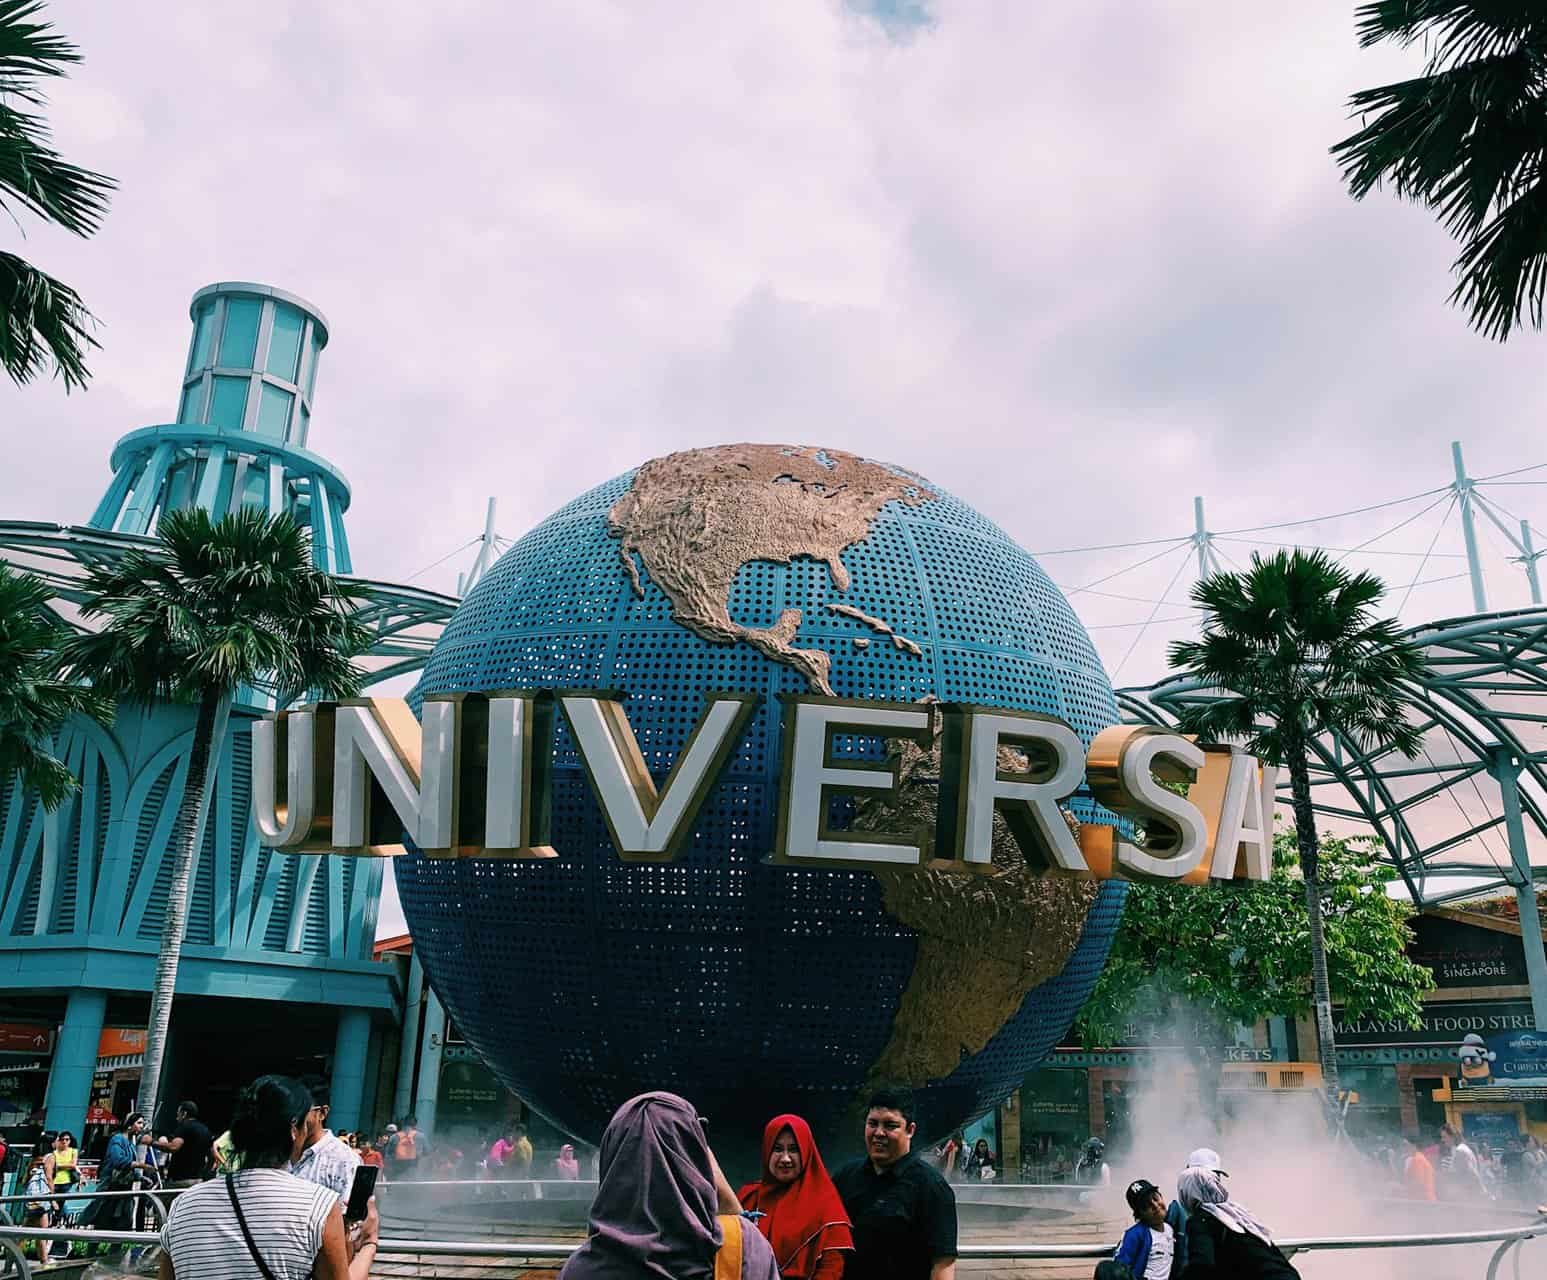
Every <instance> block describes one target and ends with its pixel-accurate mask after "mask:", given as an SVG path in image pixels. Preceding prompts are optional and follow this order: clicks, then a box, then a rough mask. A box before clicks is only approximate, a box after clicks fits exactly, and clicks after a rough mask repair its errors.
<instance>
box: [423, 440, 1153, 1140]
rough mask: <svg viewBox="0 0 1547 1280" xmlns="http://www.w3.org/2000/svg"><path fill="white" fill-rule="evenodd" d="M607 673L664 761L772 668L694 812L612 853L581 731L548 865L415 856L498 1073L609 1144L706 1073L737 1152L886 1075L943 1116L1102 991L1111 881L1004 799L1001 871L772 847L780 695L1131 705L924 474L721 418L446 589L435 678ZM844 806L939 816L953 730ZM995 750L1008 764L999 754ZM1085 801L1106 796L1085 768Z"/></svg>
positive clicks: (427, 903)
mask: <svg viewBox="0 0 1547 1280" xmlns="http://www.w3.org/2000/svg"><path fill="white" fill-rule="evenodd" d="M511 688H566V689H618V690H623V691H625V692H626V693H627V695H628V696H627V700H626V702H625V704H624V705H625V708H626V710H627V713H628V718H629V722H630V724H631V726H632V728H633V730H634V733H635V735H636V737H637V739H638V741H639V745H640V749H641V752H642V753H643V755H644V758H645V761H646V764H647V766H648V767H649V768H650V770H651V773H652V776H654V778H655V780H656V783H657V785H658V786H659V785H661V784H662V783H663V782H664V780H665V778H666V775H667V773H668V772H669V771H670V768H671V765H672V762H673V761H674V760H675V758H676V756H677V754H678V752H679V751H680V750H681V749H682V747H683V745H684V743H685V742H686V741H687V738H688V736H689V734H690V733H691V732H692V729H693V727H694V724H695V723H696V721H697V719H698V716H699V713H700V711H701V708H702V704H703V695H704V694H705V693H706V692H709V691H726V690H729V691H737V692H742V693H749V694H754V695H756V696H757V699H758V703H757V709H756V712H755V714H754V715H753V717H752V719H751V721H750V723H749V726H748V729H747V732H746V735H745V738H744V740H743V741H742V742H741V743H740V744H739V745H738V748H737V750H736V752H735V754H733V756H732V757H731V759H730V760H729V762H728V763H727V765H726V768H725V770H724V772H723V773H722V774H721V776H720V780H719V782H718V784H717V785H716V786H715V788H714V789H713V791H712V792H711V793H710V795H709V797H708V799H707V801H706V802H705V805H704V807H703V809H702V810H701V812H700V814H699V817H698V821H697V823H696V825H695V827H694V831H693V835H692V839H691V841H690V843H689V844H688V846H687V847H686V848H685V849H684V850H683V851H682V852H681V854H679V856H678V857H677V859H676V860H675V861H673V862H668V863H638V862H624V861H622V860H620V859H619V858H618V857H617V856H616V854H615V853H614V851H613V848H612V845H611V842H610V840H609V838H608V834H607V830H606V826H605V824H604V822H603V820H602V818H601V815H600V813H599V811H598V809H597V806H596V804H595V801H594V799H593V798H592V797H591V794H590V792H589V790H588V784H587V782H586V779H585V775H584V771H583V769H582V768H581V766H580V763H579V761H578V759H577V758H576V756H575V753H574V750H573V747H572V744H571V743H570V741H569V739H568V736H567V733H566V731H565V730H564V729H563V727H562V726H561V727H560V728H559V729H558V731H557V735H556V738H555V743H554V761H553V766H554V768H553V813H552V844H553V847H554V848H555V849H556V850H557V851H558V853H559V855H560V856H559V857H558V858H555V859H546V860H542V861H494V860H485V859H436V860H431V859H426V858H423V857H421V856H419V855H417V854H411V855H410V856H408V857H406V858H401V859H398V860H397V861H396V863H395V866H396V870H397V877H398V885H399V891H400V894H401V896H402V899H403V905H404V911H405V913H406V915H407V918H408V922H409V925H410V928H411V929H412V931H413V934H414V939H415V945H416V950H417V951H418V953H419V954H420V956H421V957H422V960H423V963H424V965H425V967H426V970H427V972H428V974H429V976H430V979H431V981H432V983H433V985H434V987H435V990H436V992H437V993H438V994H439V995H440V997H441V999H442V1000H443V1002H444V1003H445V1005H446V1007H447V1010H448V1013H449V1015H450V1017H451V1019H452V1020H453V1022H454V1023H455V1025H456V1027H457V1028H458V1030H459V1031H460V1032H461V1033H462V1034H463V1035H464V1036H465V1037H466V1038H467V1040H468V1041H469V1042H470V1043H471V1044H472V1045H473V1046H474V1048H476V1049H477V1050H478V1052H479V1053H480V1054H481V1055H482V1056H483V1057H484V1058H485V1059H486V1061H488V1062H489V1064H490V1066H491V1067H492V1068H494V1070H495V1071H496V1073H497V1074H498V1075H499V1076H500V1077H501V1079H502V1080H503V1082H504V1083H505V1084H506V1085H507V1086H508V1087H509V1088H511V1089H512V1090H514V1091H515V1092H516V1093H518V1094H519V1095H520V1096H521V1097H523V1098H524V1099H525V1100H526V1101H527V1102H528V1103H529V1104H530V1105H531V1106H532V1107H534V1108H535V1109H536V1110H538V1111H539V1112H541V1113H542V1114H544V1115H545V1116H547V1117H548V1118H549V1119H551V1120H552V1121H554V1122H555V1123H557V1124H558V1125H560V1126H561V1127H562V1128H564V1129H566V1130H567V1131H568V1132H570V1133H573V1134H575V1135H576V1136H578V1137H580V1138H582V1139H584V1140H588V1141H594V1140H595V1138H596V1137H597V1136H598V1135H599V1133H600V1131H601V1129H602V1127H603V1125H604V1124H605V1123H606V1120H607V1118H608V1116H609V1115H610V1113H611V1111H612V1109H613V1108H614V1107H615V1106H616V1105H617V1104H618V1103H620V1102H622V1101H623V1100H624V1099H626V1098H628V1097H630V1096H632V1095H633V1094H635V1093H639V1092H642V1091H645V1090H648V1089H661V1088H665V1089H671V1090H674V1091H676V1092H679V1093H682V1094H684V1095H685V1096H687V1097H689V1098H691V1099H693V1101H694V1102H695V1104H696V1105H697V1106H698V1108H699V1109H700V1111H701V1112H702V1113H703V1114H705V1115H706V1116H708V1117H710V1118H711V1121H712V1123H713V1124H714V1127H715V1132H716V1134H717V1135H722V1134H723V1135H724V1138H723V1139H722V1138H721V1137H719V1136H717V1138H716V1141H717V1143H719V1142H721V1141H722V1140H724V1141H728V1142H730V1143H732V1144H734V1145H737V1146H743V1147H750V1146H752V1145H753V1144H754V1143H755V1140H756V1137H757V1135H758V1134H759V1133H760V1132H761V1128H762V1125H763V1123H764V1121H765V1120H766V1119H767V1118H768V1117H769V1116H771V1115H773V1114H776V1113H777V1112H780V1111H787V1110H794V1111H798V1112H800V1113H801V1114H803V1115H805V1116H806V1117H808V1118H809V1119H810V1120H811V1122H812V1125H813V1127H814V1128H815V1129H816V1131H817V1134H818V1137H819V1138H821V1139H822V1140H823V1141H824V1142H830V1143H832V1144H833V1145H834V1147H835V1148H836V1149H843V1148H844V1147H845V1146H846V1145H850V1144H852V1141H853V1139H854V1134H853V1132H852V1131H851V1130H850V1127H849V1125H848V1123H847V1122H848V1119H849V1117H850V1116H851V1114H852V1109H853V1107H854V1105H855V1103H856V1100H857V1099H858V1098H859V1097H860V1096H861V1095H862V1094H863V1092H864V1091H865V1089H866V1088H867V1087H868V1086H870V1085H873V1084H874V1083H876V1082H878V1081H880V1080H883V1079H884V1080H888V1081H900V1082H904V1083H907V1084H909V1085H911V1086H913V1087H914V1088H915V1089H916V1090H917V1091H918V1096H919V1103H920V1130H921V1133H923V1134H924V1135H926V1136H930V1137H932V1136H935V1135H937V1134H939V1133H942V1132H944V1131H946V1130H948V1129H949V1128H952V1127H955V1126H957V1125H959V1124H961V1123H963V1122H964V1121H966V1120H967V1119H969V1118H971V1117H972V1116H974V1115H977V1114H981V1113H982V1112H983V1111H985V1110H987V1109H988V1108H990V1107H992V1106H993V1105H995V1104H996V1103H997V1102H999V1101H1000V1100H1002V1099H1003V1098H1004V1097H1006V1096H1008V1095H1009V1094H1010V1093H1011V1092H1013V1091H1014V1090H1015V1089H1016V1088H1017V1087H1018V1086H1019V1084H1020V1082H1021V1080H1022V1078H1023V1077H1024V1075H1025V1073H1026V1072H1027V1071H1029V1070H1031V1069H1032V1068H1034V1067H1035V1066H1036V1065H1037V1063H1038V1062H1039V1061H1040V1060H1041V1059H1042V1058H1043V1057H1044V1056H1045V1055H1046V1053H1047V1052H1048V1050H1049V1049H1051V1048H1052V1047H1053V1045H1054V1044H1056V1043H1057V1040H1058V1038H1059V1037H1060V1036H1061V1035H1062V1034H1063V1033H1064V1031H1065V1030H1066V1029H1067V1027H1068V1025H1069V1023H1070V1021H1071V1020H1072V1019H1073V1016H1074V1014H1075V1012H1076V1011H1077V1010H1078V1008H1079V1006H1080V1004H1081V1003H1082V1001H1083V1000H1084V999H1085V997H1086V996H1087V995H1088V994H1089V991H1090V988H1091V986H1092V985H1093V984H1094V982H1095V979H1096V976H1097V974H1098V973H1099V971H1100V967H1101V965H1102V963H1103V961H1104V959H1105V956H1106V951H1107V949H1108V947H1109V945H1110V942H1111V937H1112V932H1113V929H1114V928H1115V925H1116V921H1117V917H1118V914H1119V912H1120V909H1121V902H1122V894H1123V888H1122V886H1121V884H1120V883H1117V882H1103V883H1100V884H1097V883H1094V882H1083V883H1082V882H1070V881H1063V880H1053V879H1042V878H1039V877H1037V876H1034V875H1032V874H1031V873H1030V872H1029V871H1028V870H1027V868H1026V865H1025V862H1024V860H1023V859H1022V857H1021V855H1020V851H1019V849H1018V848H1017V847H1016V845H1015V842H1014V840H1013V838H1012V837H1011V836H1010V834H1009V831H1008V829H1007V828H1005V827H1004V826H1003V824H1002V821H996V830H995V840H994V869H993V872H992V873H991V874H982V875H962V874H957V873H950V872H941V871H936V870H932V869H924V870H916V869H906V870H904V869H892V870H880V871H866V870H834V869H826V868H790V867H785V866H772V865H769V864H768V862H767V861H766V859H767V857H768V854H769V852H770V850H771V848H772V833H773V823H774V818H775V811H776V808H777V781H778V770H779V766H780V741H779V738H780V704H779V698H778V695H779V694H781V693H817V694H828V695H836V696H839V697H844V698H854V699H861V700H865V701H889V702H918V701H921V700H926V699H938V700H941V701H948V702H973V703H981V704H986V705H991V706H998V707H1007V708H1017V709H1023V710H1028V711H1037V712H1041V713H1043V714H1047V715H1054V716H1057V717H1059V718H1061V719H1064V720H1066V721H1068V722H1069V723H1070V724H1072V725H1073V726H1074V727H1075V729H1076V731H1077V732H1078V733H1079V734H1080V735H1081V737H1082V738H1083V739H1084V740H1085V741H1086V743H1087V745H1088V743H1089V741H1090V739H1091V738H1092V737H1094V735H1095V734H1096V732H1098V731H1099V730H1100V729H1102V728H1104V727H1105V726H1106V725H1108V724H1111V723H1113V722H1115V721H1116V719H1117V706H1116V701H1115V698H1114V697H1113V694H1112V689H1111V686H1110V684H1109V682H1108V681H1107V678H1106V676H1105V673H1104V672H1103V671H1102V668H1101V665H1100V663H1099V661H1098V659H1097V658H1096V654H1095V650H1094V648H1093V646H1092V645H1091V643H1090V640H1089V638H1088V636H1087V635H1086V634H1085V631H1084V629H1083V628H1082V627H1081V626H1080V623H1079V621H1078V619H1077V618H1076V617H1075V615H1074V612H1073V610H1072V609H1070V607H1069V605H1068V603H1067V602H1066V601H1065V600H1064V598H1063V596H1062V595H1061V594H1060V592H1059V591H1058V589H1057V587H1055V586H1054V585H1053V584H1052V582H1051V581H1050V580H1049V579H1048V578H1047V576H1046V575H1045V574H1044V573H1043V572H1042V570H1041V568H1040V566H1039V565H1038V564H1037V563H1036V561H1035V560H1033V559H1032V558H1031V557H1030V556H1029V555H1027V554H1026V553H1025V552H1024V551H1022V550H1021V549H1020V548H1019V547H1018V546H1016V545H1015V544H1014V543H1013V542H1012V541H1011V540H1010V539H1009V538H1008V537H1007V536H1006V535H1005V534H1004V533H1003V532H1001V531H1000V530H999V529H998V528H997V527H995V526H994V525H993V524H991V523H990V522H989V521H988V520H986V519H985V518H983V517H982V516H981V515H979V514H978V513H977V512H975V511H973V510H972V509H971V508H970V507H968V506H966V505H965V504H964V503H962V502H960V501H958V500H957V499H955V498H953V497H952V496H950V495H949V494H947V493H945V492H944V491H943V490H941V489H939V488H938V487H937V486H935V485H933V484H931V483H930V482H929V481H927V480H925V479H923V478H922V477H920V476H918V475H915V474H913V473H911V472H908V471H905V470H902V469H900V468H897V467H893V466H889V465H887V464H884V463H880V462H876V461H872V460H869V459H864V458H859V457H856V456H854V455H852V454H848V453H844V452H842V451H840V450H836V449H820V448H812V447H792V446H780V445H752V444H743V445H727V446H720V447H716V448H707V449H696V450H689V451H686V452H683V453H676V454H671V455H669V456H667V457H664V458H659V459H656V460H654V461H651V462H647V463H645V464H644V465H643V466H641V467H639V468H638V469H637V470H636V471H634V472H632V473H630V474H627V475H624V476H621V477H619V478H618V479H616V480H613V481H611V482H609V483H606V484H603V485H600V486H598V487H597V488H595V489H593V490H591V491H590V492H588V493H586V494H584V495H582V496H581V497H579V498H577V499H576V500H575V501H573V502H571V503H569V504H568V505H567V506H565V507H563V508H561V509H560V510H559V511H557V512H555V513H554V515H552V516H550V517H549V518H548V519H547V520H545V521H543V522H542V523H541V524H539V525H538V526H537V527H536V528H535V529H533V530H532V531H531V532H530V533H528V534H527V535H526V536H525V537H524V538H522V539H521V540H520V541H518V542H517V543H516V544H515V545H514V546H513V547H512V548H511V549H510V550H509V551H508V552H507V553H506V554H505V555H504V557H503V558H502V559H501V560H500V561H499V563H498V564H497V565H496V566H495V567H494V568H493V569H492V570H491V571H490V572H489V573H488V574H487V575H486V576H485V577H484V578H483V580H482V581H480V582H479V584H478V585H477V587H476V588H475V589H474V590H473V591H472V592H471V593H470V594H469V596H468V597H467V599H466V600H465V601H464V602H463V604H462V605H461V607H460V608H459V609H458V610H457V612H456V614H455V615H454V617H453V618H452V620H451V622H450V623H449V624H448V626H447V627H446V630H445V632H444V634H443V635H442V637H441V639H440V641H439V642H438V643H437V645H436V647H435V651H434V653H433V654H432V656H431V658H430V661H429V663H428V664H427V666H426V668H425V671H424V673H423V676H422V678H421V680H420V683H419V686H418V688H417V690H416V696H418V697H422V696H423V695H424V694H427V693H431V692H441V691H446V692H451V691H468V690H492V689H511ZM841 741H842V742H843V743H844V745H843V747H842V749H843V750H844V751H847V752H849V753H850V754H852V755H854V756H858V757H871V758H879V757H881V756H883V755H885V754H887V753H895V754H897V755H898V756H900V760H899V764H900V768H901V777H902V783H901V785H900V787H899V789H898V791H897V793H896V794H895V795H894V796H891V797H889V798H888V799H887V800H886V801H884V802H876V801H867V802H865V803H863V804H861V805H859V806H858V808H857V809H851V810H850V811H849V812H848V814H847V818H846V819H845V818H842V817H840V820H848V819H852V820H853V821H854V823H855V824H856V825H857V826H860V827H863V828H865V829H869V830H876V829H887V828H888V827H890V828H893V829H905V828H906V827H908V826H912V825H915V824H916V823H918V822H919V821H921V820H925V819H926V818H927V817H928V816H929V815H932V813H933V810H934V805H935V802H936V794H935V793H936V779H937V777H938V750H936V749H932V748H928V747H926V746H925V745H923V744H917V743H908V744H899V743H889V742H884V741H879V740H874V739H871V740H866V739H863V738H850V739H845V740H841ZM1006 767H1014V761H1013V759H1007V761H1006ZM1067 809H1068V812H1067V815H1066V816H1067V818H1068V820H1069V821H1070V822H1071V823H1077V822H1079V821H1081V820H1092V819H1096V818H1098V817H1099V815H1100V814H1101V813H1102V811H1101V810H1099V809H1098V808H1097V806H1096V805H1095V804H1094V802H1093V801H1092V800H1091V798H1090V797H1089V796H1088V795H1086V794H1084V793H1083V792H1080V793H1076V795H1074V796H1073V797H1071V798H1070V800H1069V801H1068V804H1067Z"/></svg>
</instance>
